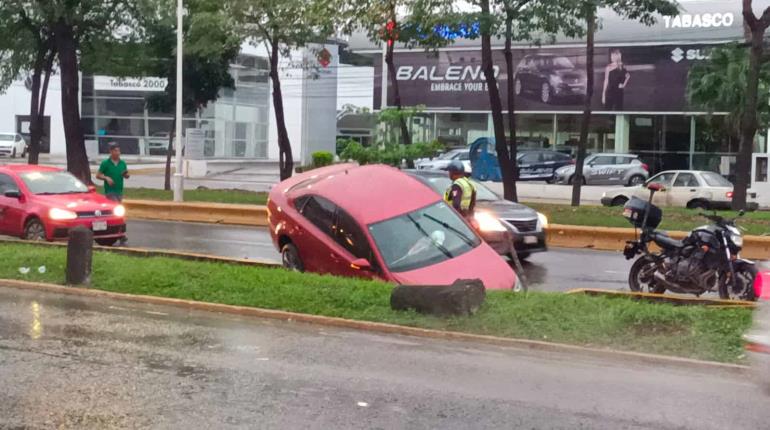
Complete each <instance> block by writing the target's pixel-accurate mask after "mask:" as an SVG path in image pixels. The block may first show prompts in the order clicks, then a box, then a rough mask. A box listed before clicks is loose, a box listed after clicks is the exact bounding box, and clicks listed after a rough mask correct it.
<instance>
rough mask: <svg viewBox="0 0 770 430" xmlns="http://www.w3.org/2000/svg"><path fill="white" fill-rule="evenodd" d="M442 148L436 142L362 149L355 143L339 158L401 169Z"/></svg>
mask: <svg viewBox="0 0 770 430" xmlns="http://www.w3.org/2000/svg"><path fill="white" fill-rule="evenodd" d="M442 148H443V146H442V145H441V144H440V143H439V142H438V141H433V142H430V143H413V144H411V145H395V144H386V145H383V146H380V147H363V146H361V144H359V143H357V142H351V143H350V144H349V145H347V147H346V148H345V150H344V151H343V152H342V153H341V154H340V158H341V159H343V160H353V161H356V162H357V163H358V164H361V165H364V164H376V163H382V164H387V165H390V166H395V167H401V166H402V165H403V164H407V165H408V164H410V162H414V160H417V159H419V158H426V157H433V156H435V155H436V154H437V153H438V152H440V151H441V149H442Z"/></svg>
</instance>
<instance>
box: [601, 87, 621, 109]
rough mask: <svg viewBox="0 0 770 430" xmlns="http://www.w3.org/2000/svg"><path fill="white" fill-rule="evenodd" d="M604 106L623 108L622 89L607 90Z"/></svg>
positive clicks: (607, 107)
mask: <svg viewBox="0 0 770 430" xmlns="http://www.w3.org/2000/svg"><path fill="white" fill-rule="evenodd" d="M604 108H605V109H606V110H623V90H621V89H617V90H614V91H607V97H606V98H605V100H604Z"/></svg>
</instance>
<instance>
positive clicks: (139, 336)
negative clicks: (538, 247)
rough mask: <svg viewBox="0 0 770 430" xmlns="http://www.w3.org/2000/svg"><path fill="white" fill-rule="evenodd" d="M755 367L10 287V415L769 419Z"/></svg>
mask: <svg viewBox="0 0 770 430" xmlns="http://www.w3.org/2000/svg"><path fill="white" fill-rule="evenodd" d="M748 379H749V378H748V376H746V375H741V374H736V373H724V372H723V371H711V372H705V371H693V370H687V369H684V368H668V367H661V366H651V365H646V364H641V363H635V362H625V361H624V362H620V361H613V360H609V359H597V358H590V357H587V356H581V355H574V354H570V355H567V354H562V353H546V352H538V351H531V350H521V349H514V348H502V347H494V346H487V345H478V344H472V343H460V342H454V343H453V342H447V341H434V340H429V339H421V338H410V337H403V336H390V335H387V336H386V335H376V334H367V333H364V332H356V331H348V330H340V329H333V328H325V327H320V326H311V325H304V324H297V323H286V322H278V321H266V320H259V319H251V318H239V317H234V316H228V315H220V314H215V313H205V312H201V311H186V310H181V309H177V308H167V307H161V306H150V305H142V304H134V303H128V302H120V301H111V300H106V299H96V298H78V297H74V296H63V295H58V294H53V293H43V292H36V291H22V290H14V289H10V288H6V287H0V387H2V389H1V390H0V428H11V429H16V428H99V429H102V428H182V429H198V428H216V429H225V428H276V429H277V428H280V429H306V428H317V429H347V428H351V429H359V428H379V429H400V428H410V429H423V428H441V429H470V428H474V429H475V428H495V429H500V428H510V429H698V430H707V429H720V430H722V429H731V430H739V429H760V428H767V426H768V423H769V422H770V410H768V408H767V401H768V398H767V397H766V396H764V395H763V394H762V393H761V392H760V390H759V389H758V388H757V387H755V386H754V385H753V384H752V383H751V382H750V381H749V380H748Z"/></svg>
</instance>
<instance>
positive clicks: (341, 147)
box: [336, 138, 358, 156]
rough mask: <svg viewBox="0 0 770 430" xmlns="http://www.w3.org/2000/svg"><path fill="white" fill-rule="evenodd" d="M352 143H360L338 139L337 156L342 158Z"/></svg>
mask: <svg viewBox="0 0 770 430" xmlns="http://www.w3.org/2000/svg"><path fill="white" fill-rule="evenodd" d="M351 143H358V142H356V141H355V140H353V139H342V138H340V139H337V147H336V154H337V155H339V156H342V153H343V152H345V149H346V148H347V147H348V145H350V144H351Z"/></svg>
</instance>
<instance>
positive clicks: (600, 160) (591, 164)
mask: <svg viewBox="0 0 770 430" xmlns="http://www.w3.org/2000/svg"><path fill="white" fill-rule="evenodd" d="M649 176H650V168H649V166H647V165H646V164H644V163H642V162H641V161H640V160H639V157H638V156H637V155H633V154H593V155H589V156H588V157H586V160H585V163H584V164H583V184H588V185H628V186H635V185H641V184H642V183H644V181H646V180H647V178H648V177H649ZM574 179H575V165H574V164H573V165H570V166H564V167H562V168H560V169H558V170H557V171H556V183H557V184H570V185H571V184H572V182H573V180H574Z"/></svg>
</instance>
